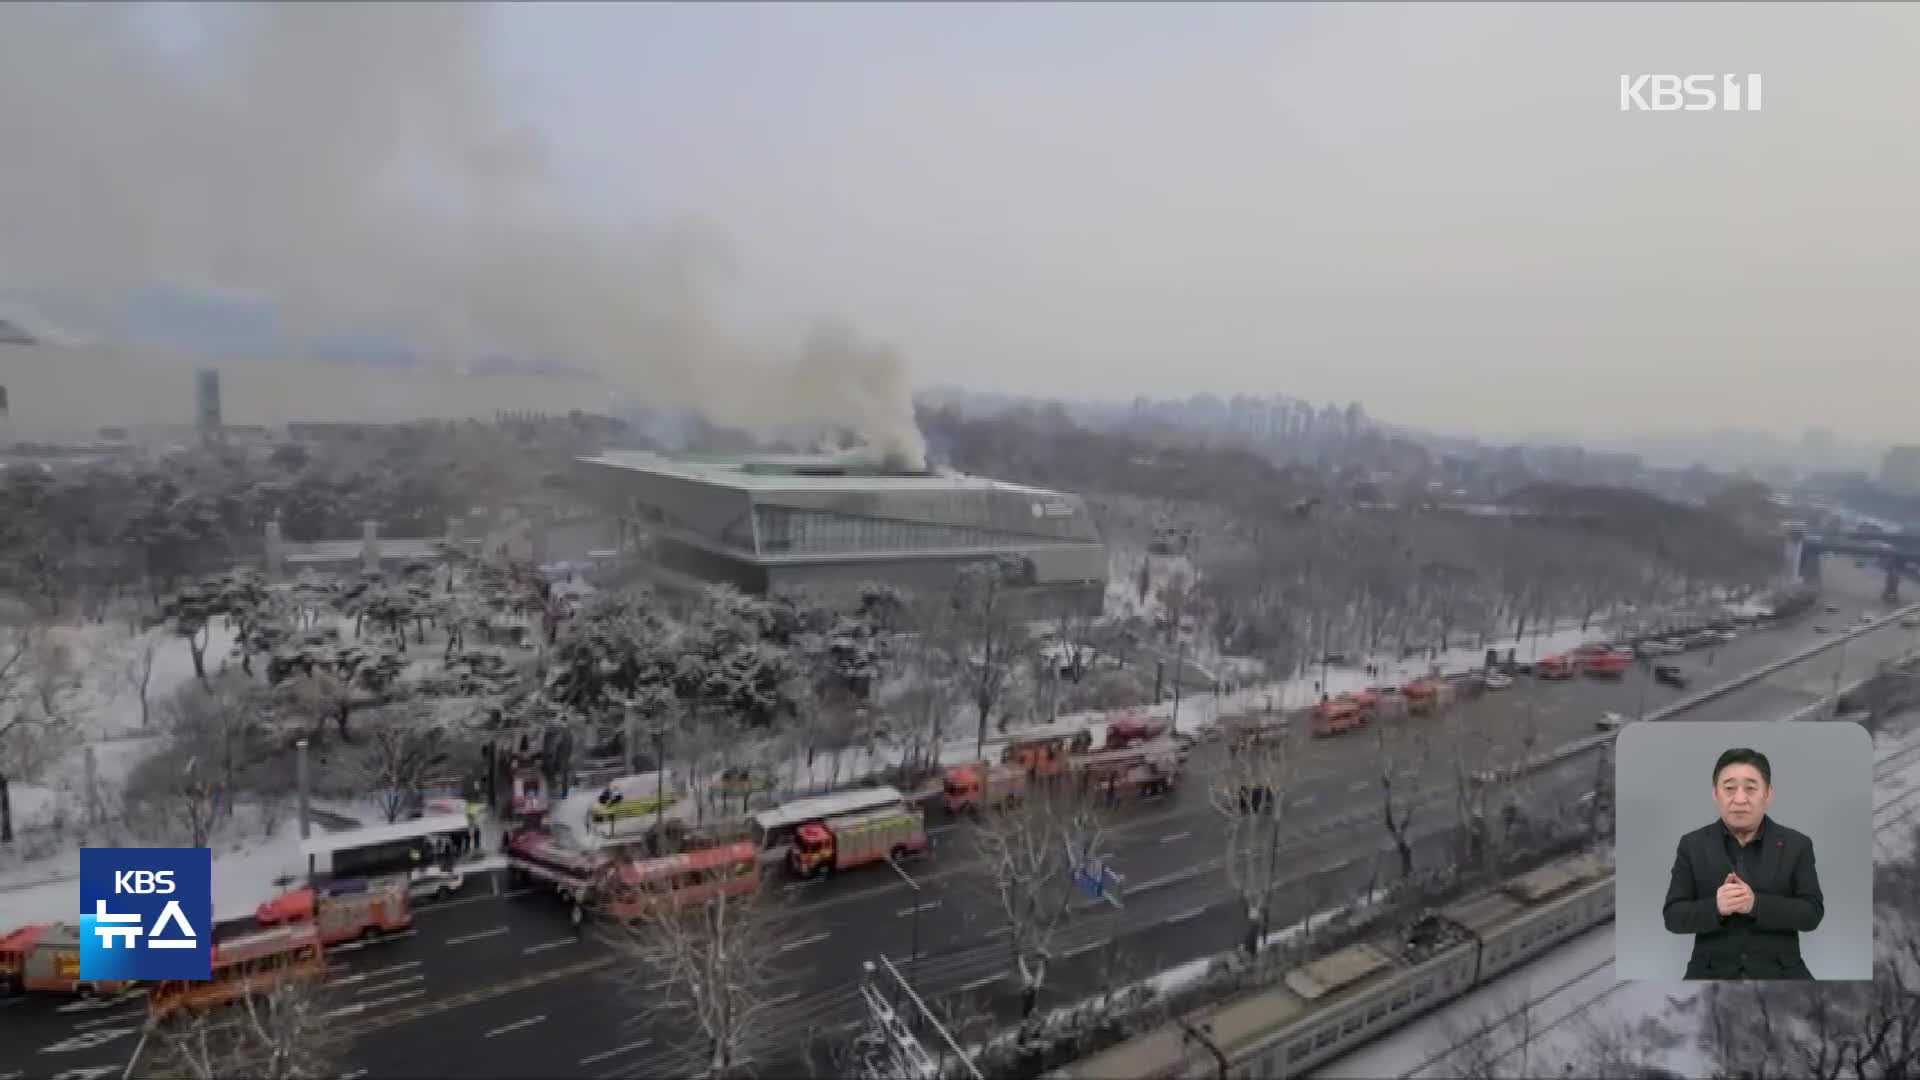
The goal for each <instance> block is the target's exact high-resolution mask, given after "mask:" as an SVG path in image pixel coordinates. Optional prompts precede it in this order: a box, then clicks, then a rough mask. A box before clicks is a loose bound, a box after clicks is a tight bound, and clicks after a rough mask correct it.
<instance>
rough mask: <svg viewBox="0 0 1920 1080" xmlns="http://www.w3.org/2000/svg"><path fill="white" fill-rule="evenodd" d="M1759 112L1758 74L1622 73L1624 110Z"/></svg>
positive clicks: (1621, 106)
mask: <svg viewBox="0 0 1920 1080" xmlns="http://www.w3.org/2000/svg"><path fill="white" fill-rule="evenodd" d="M1715 110H1718V111H1720V112H1759V111H1760V76H1758V75H1622V76H1620V111H1621V112H1713V111H1715Z"/></svg>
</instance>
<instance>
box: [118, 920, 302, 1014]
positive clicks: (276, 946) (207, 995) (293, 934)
mask: <svg viewBox="0 0 1920 1080" xmlns="http://www.w3.org/2000/svg"><path fill="white" fill-rule="evenodd" d="M323 955H324V946H323V945H322V944H321V942H320V931H319V929H318V928H317V927H315V926H314V925H313V924H312V923H310V922H309V923H295V924H292V925H288V926H276V927H272V928H270V929H266V930H259V931H256V932H254V933H251V934H246V935H244V936H241V937H236V938H232V939H230V940H228V941H217V942H215V943H214V945H213V978H211V979H209V980H207V981H205V982H198V981H196V982H175V981H168V982H162V983H157V984H155V986H154V987H153V991H152V992H151V993H149V994H148V995H147V1014H148V1016H149V1018H150V1019H152V1020H161V1019H164V1018H165V1017H166V1016H167V1015H168V1014H170V1013H172V1012H173V1011H175V1010H176V1009H181V1008H207V1007H210V1006H214V1005H224V1004H226V1003H228V1002H231V1001H238V1000H240V999H241V998H244V997H248V996H252V995H258V994H264V993H266V992H268V991H270V990H273V989H274V988H275V987H278V986H280V985H282V984H283V983H286V982H289V981H293V980H301V981H304V980H314V979H320V978H323V977H325V974H326V961H325V959H324V958H323Z"/></svg>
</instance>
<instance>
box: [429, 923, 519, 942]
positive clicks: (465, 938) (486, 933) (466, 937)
mask: <svg viewBox="0 0 1920 1080" xmlns="http://www.w3.org/2000/svg"><path fill="white" fill-rule="evenodd" d="M507 929H508V928H507V927H504V926H496V927H494V928H493V929H491V930H482V931H480V932H478V933H474V934H462V935H460V936H459V937H450V938H448V939H447V940H445V941H443V942H441V943H440V944H442V945H465V944H466V943H467V942H469V941H479V940H480V939H482V938H490V937H499V936H500V935H501V934H504V933H506V932H507Z"/></svg>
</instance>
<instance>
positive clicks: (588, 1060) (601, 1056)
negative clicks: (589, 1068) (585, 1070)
mask: <svg viewBox="0 0 1920 1080" xmlns="http://www.w3.org/2000/svg"><path fill="white" fill-rule="evenodd" d="M652 1045H653V1040H652V1039H641V1040H640V1041H639V1042H630V1043H628V1044H627V1045H625V1046H616V1047H614V1048H613V1049H611V1050H602V1051H600V1052H599V1053H597V1054H588V1055H587V1056H586V1057H583V1058H581V1059H580V1064H582V1065H591V1064H593V1063H594V1062H596V1061H605V1060H607V1059H608V1058H610V1057H618V1056H620V1055H621V1054H629V1053H632V1052H633V1051H635V1050H638V1049H640V1048H641V1047H643V1046H652Z"/></svg>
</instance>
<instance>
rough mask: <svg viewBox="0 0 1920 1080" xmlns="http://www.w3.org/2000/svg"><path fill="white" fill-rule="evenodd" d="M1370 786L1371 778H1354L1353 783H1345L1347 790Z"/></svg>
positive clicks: (1362, 789) (1360, 789)
mask: <svg viewBox="0 0 1920 1080" xmlns="http://www.w3.org/2000/svg"><path fill="white" fill-rule="evenodd" d="M1372 786H1373V781H1371V780H1355V781H1354V782H1353V783H1351V784H1348V785H1347V790H1348V791H1365V790H1367V789H1368V788H1370V787H1372Z"/></svg>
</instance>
